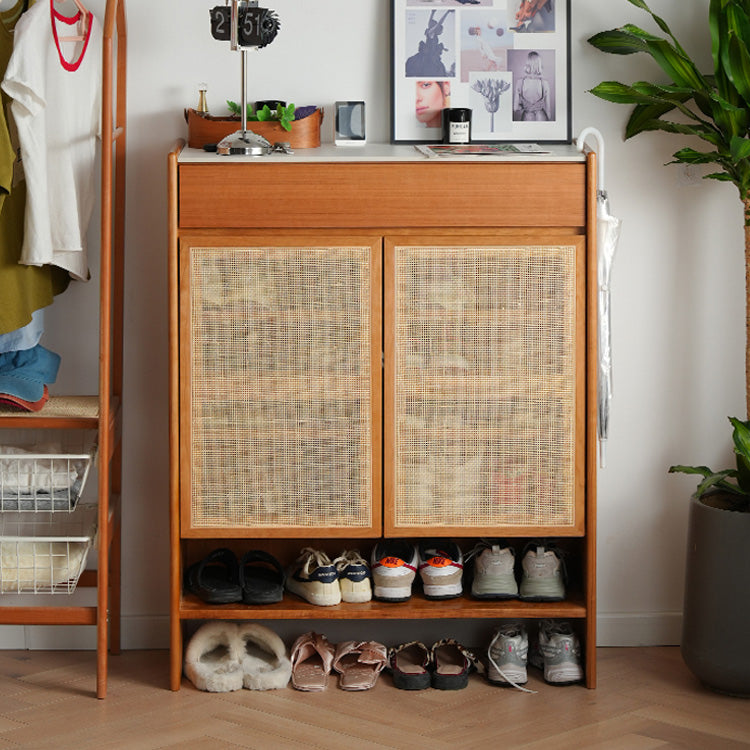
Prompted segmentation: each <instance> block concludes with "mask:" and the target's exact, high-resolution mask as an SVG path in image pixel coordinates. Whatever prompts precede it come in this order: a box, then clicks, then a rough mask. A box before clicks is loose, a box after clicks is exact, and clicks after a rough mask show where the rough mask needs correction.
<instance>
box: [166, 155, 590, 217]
mask: <svg viewBox="0 0 750 750" xmlns="http://www.w3.org/2000/svg"><path fill="white" fill-rule="evenodd" d="M478 178H480V179H478ZM585 180H586V173H585V164H584V163H579V162H576V163H571V164H567V163H563V164H560V163H550V162H547V163H544V164H536V163H533V164H529V163H508V162H502V163H500V162H492V163H484V164H482V168H481V170H478V169H477V165H476V164H475V163H466V162H462V163H456V164H446V163H445V162H444V161H443V162H427V163H422V162H417V163H415V162H403V163H393V162H390V163H369V162H368V163H357V162H355V163H346V164H332V163H320V164H300V163H289V164H279V163H278V162H274V163H265V164H263V163H254V162H248V163H243V164H236V163H223V164H181V165H180V166H179V225H180V227H183V228H198V227H206V228H214V227H216V228H219V227H222V228H233V227H265V228H276V227H278V228H285V229H290V228H295V227H297V228H299V227H305V228H336V227H342V228H362V227H378V228H379V229H381V230H386V229H388V228H389V227H400V228H409V227H435V226H440V227H444V228H453V227H456V228H461V227H534V228H540V227H542V228H544V227H577V228H581V227H584V226H585V223H586V200H585V195H586V191H585ZM290 196H294V200H293V204H292V202H291V200H290Z"/></svg>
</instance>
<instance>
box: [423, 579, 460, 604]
mask: <svg viewBox="0 0 750 750" xmlns="http://www.w3.org/2000/svg"><path fill="white" fill-rule="evenodd" d="M422 590H423V592H424V596H425V599H431V600H439V599H455V598H456V597H457V596H461V594H462V593H463V587H462V585H461V583H460V582H459V583H452V584H449V585H447V586H441V585H431V584H428V583H424V584H422Z"/></svg>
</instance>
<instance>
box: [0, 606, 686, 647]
mask: <svg viewBox="0 0 750 750" xmlns="http://www.w3.org/2000/svg"><path fill="white" fill-rule="evenodd" d="M312 624H314V625H316V626H319V627H323V628H325V627H327V628H329V630H330V631H331V632H330V637H332V638H334V639H340V638H343V637H349V638H353V637H362V638H363V639H364V638H366V637H372V636H367V634H366V633H364V630H363V626H364V627H367V623H359V622H351V621H350V622H347V623H344V622H336V621H325V622H320V623H319V622H317V621H316V622H315V623H306V626H311V625H312ZM472 624H473V627H472ZM489 624H490V621H486V622H482V621H472V623H469V622H463V623H453V627H452V628H451V634H452V635H454V637H456V636H460V637H461V638H463V639H464V640H465V641H466V642H469V643H470V642H472V637H476V636H480V637H479V640H484V639H485V638H486V633H485V632H484V631H486V629H487V626H488V625H489ZM493 624H494V622H493ZM458 625H461V627H460V628H458V629H459V630H461V631H466V632H461V633H455V634H453V628H455V627H456V626H458ZM277 626H278V628H277V630H278V632H279V635H281V636H282V638H285V639H286V638H291V639H292V640H293V637H295V636H294V634H295V633H296V634H297V635H298V634H299V632H301V630H300V624H299V623H292V622H285V623H281V622H279V623H277ZM388 626H389V627H388V633H387V634H388V636H390V638H389V640H399V637H400V636H401V635H403V636H404V637H405V638H406V637H408V638H417V637H418V636H420V635H421V637H425V631H427V630H435V633H432V632H430V633H429V637H428V638H427V640H430V638H432V637H433V636H435V638H438V637H444V636H445V635H447V633H446V632H444V631H445V621H439V622H438V621H429V622H421V623H416V622H411V621H403V622H402V623H399V622H398V621H393V622H389V623H388ZM269 627H271V628H273V627H274V626H273V624H270V623H269ZM681 628H682V613H681V612H651V613H648V612H647V613H637V614H634V613H629V612H614V613H607V614H600V615H599V617H598V618H597V645H599V646H676V645H678V644H679V642H680V632H681ZM359 631H363V632H362V633H360V632H359ZM402 631H403V633H402ZM407 631H408V632H407ZM346 634H348V635H346ZM381 637H383V636H382V635H381ZM121 647H122V648H123V649H124V650H134V649H164V648H169V617H168V616H167V615H135V616H124V617H123V618H122V643H121ZM95 648H96V629H95V628H93V627H87V626H71V627H60V626H47V625H35V626H21V625H9V626H3V627H0V649H3V650H9V649H50V650H60V649H63V650H75V649H83V650H88V649H95Z"/></svg>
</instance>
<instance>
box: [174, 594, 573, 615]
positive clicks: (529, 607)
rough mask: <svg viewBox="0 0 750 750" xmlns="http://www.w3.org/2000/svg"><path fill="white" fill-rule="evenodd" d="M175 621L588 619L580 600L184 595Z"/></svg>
mask: <svg viewBox="0 0 750 750" xmlns="http://www.w3.org/2000/svg"><path fill="white" fill-rule="evenodd" d="M179 616H180V619H181V620H450V619H467V618H469V619H470V618H493V619H498V620H501V619H509V618H514V619H515V618H519V619H523V618H529V619H541V618H547V617H551V618H552V617H553V618H564V619H581V618H585V617H586V606H585V604H584V602H583V598H582V597H578V596H573V597H571V598H568V599H566V600H565V601H563V602H522V601H519V600H508V601H480V600H477V599H469V598H466V597H459V598H457V599H447V600H443V601H432V600H429V599H425V598H424V596H422V595H421V594H413V595H412V597H411V599H410V600H409V601H408V602H378V601H370V602H365V603H363V604H346V603H342V604H338V605H336V606H334V607H316V606H314V605H312V604H308V603H307V602H305V601H303V600H301V599H297V598H296V597H292V596H285V597H284V600H283V601H281V602H279V603H277V604H267V605H263V606H252V605H243V604H222V605H212V604H206V603H205V602H203V601H201V600H200V599H198V598H197V597H196V596H192V595H189V594H188V595H184V596H183V597H182V600H181V602H180V611H179Z"/></svg>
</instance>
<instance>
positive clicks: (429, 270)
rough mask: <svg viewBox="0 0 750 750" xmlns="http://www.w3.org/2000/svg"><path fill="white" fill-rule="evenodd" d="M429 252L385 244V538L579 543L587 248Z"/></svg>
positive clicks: (505, 246) (579, 243)
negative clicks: (556, 538)
mask: <svg viewBox="0 0 750 750" xmlns="http://www.w3.org/2000/svg"><path fill="white" fill-rule="evenodd" d="M553 239H554V238H553ZM473 241H474V242H476V239H474V240H473ZM428 243H429V240H426V241H425V240H421V241H420V242H419V243H418V244H415V243H414V238H413V237H411V238H406V239H405V241H404V242H400V241H399V240H398V239H388V240H387V241H386V244H385V248H386V257H385V288H386V304H385V315H386V324H385V376H386V384H385V444H386V446H387V447H386V453H385V466H386V481H385V530H386V534H388V535H413V536H426V535H438V536H445V535H450V534H452V535H456V536H462V535H463V536H471V535H485V534H492V535H500V534H502V535H510V536H531V535H537V534H544V535H570V536H574V535H581V534H583V532H584V507H585V506H584V492H583V487H584V475H585V451H584V448H585V438H584V431H585V413H584V410H585V403H584V402H585V378H584V374H585V369H584V366H585V361H584V356H585V340H584V337H585V310H584V302H583V300H584V298H585V297H584V289H585V286H584V272H583V269H584V242H583V239H581V238H579V237H576V236H573V235H571V236H570V237H567V238H560V240H558V241H553V242H552V243H547V242H545V243H544V244H541V243H540V242H539V241H538V240H537V239H535V240H534V244H528V240H527V241H525V242H524V243H523V244H517V245H516V244H509V243H508V241H507V239H504V240H503V242H502V244H498V245H492V246H489V245H487V244H486V243H487V240H486V239H483V240H482V242H481V244H477V245H457V244H456V245H453V246H445V241H444V240H443V241H442V242H440V241H439V240H438V242H437V243H436V244H434V245H432V244H428Z"/></svg>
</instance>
